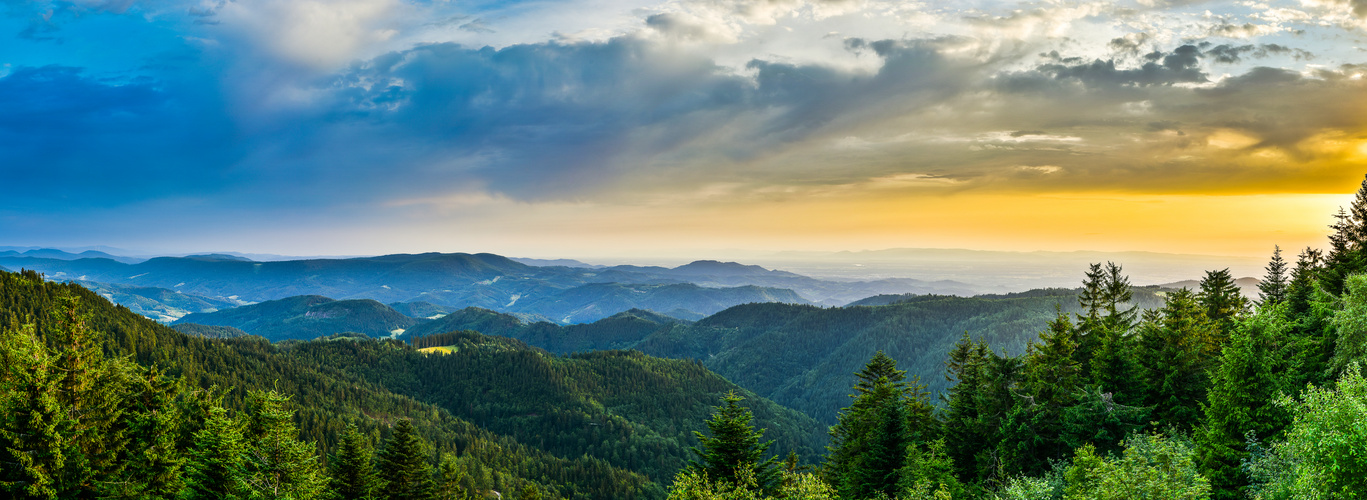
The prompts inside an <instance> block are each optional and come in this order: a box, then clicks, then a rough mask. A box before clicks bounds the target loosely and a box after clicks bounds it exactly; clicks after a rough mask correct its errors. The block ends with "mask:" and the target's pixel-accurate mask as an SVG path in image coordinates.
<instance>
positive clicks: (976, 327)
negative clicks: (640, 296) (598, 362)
mask: <svg viewBox="0 0 1367 500" xmlns="http://www.w3.org/2000/svg"><path fill="white" fill-rule="evenodd" d="M1076 293H1077V292H1076V291H1075V290H1067V289H1045V290H1033V291H1030V292H1025V293H1019V294H1006V295H989V296H980V297H971V298H966V297H953V296H934V295H926V296H897V297H885V298H883V299H881V302H885V304H883V305H869V306H850V307H843V308H822V307H816V306H811V305H793V304H777V303H762V304H746V305H740V306H736V307H732V308H730V309H727V310H725V311H722V312H720V313H717V314H714V315H712V316H708V317H706V318H704V319H702V320H699V321H696V322H689V321H680V320H677V319H674V318H669V317H666V316H662V315H659V314H655V313H650V312H648V311H627V312H623V313H619V314H617V315H614V316H611V317H609V318H605V319H601V320H598V321H596V322H593V323H589V324H581V325H555V324H551V323H547V322H534V323H527V322H523V321H521V320H519V319H518V318H516V317H514V316H510V315H507V314H502V313H497V312H494V311H488V310H481V309H475V308H470V309H465V310H461V311H456V312H454V313H451V314H449V315H447V316H445V317H442V318H440V319H437V320H434V321H432V322H429V323H424V324H422V325H417V326H415V327H414V328H412V329H411V330H409V331H408V333H407V335H411V336H421V335H430V334H435V333H438V332H442V331H457V330H475V331H480V332H482V333H485V334H489V335H500V336H506V337H510V338H515V339H519V340H522V341H524V342H527V343H528V344H531V345H534V346H537V347H541V348H544V349H547V350H550V351H552V352H560V353H570V352H583V351H594V350H604V349H635V350H639V351H641V352H642V353H645V354H648V355H651V356H659V357H666V358H682V359H695V360H699V361H701V362H702V363H703V365H704V366H706V367H708V368H709V369H711V370H712V371H714V372H717V373H718V374H721V375H723V376H725V377H726V378H727V379H728V380H731V381H733V382H735V383H737V384H738V385H740V386H742V387H745V388H747V389H750V390H752V391H754V392H755V393H757V394H760V395H762V396H765V397H767V398H769V399H772V400H774V401H776V402H778V403H780V404H783V405H786V406H789V407H792V408H795V409H798V410H801V411H803V412H805V413H807V414H808V415H811V416H812V417H814V418H816V419H817V420H820V421H822V422H824V423H831V422H834V419H835V415H836V413H837V412H838V411H839V409H840V408H843V407H844V406H845V405H846V404H847V403H848V398H846V397H845V394H847V393H848V390H849V385H850V383H851V380H852V376H851V374H852V373H854V372H856V371H858V369H859V368H860V367H861V366H863V364H864V363H865V362H867V361H868V359H869V358H870V357H871V356H873V354H874V352H876V351H879V350H882V351H884V352H885V353H886V354H887V355H889V356H891V357H892V358H893V359H896V360H897V361H898V366H899V367H902V368H904V369H906V370H907V371H908V375H915V376H919V377H920V379H921V382H922V383H924V384H926V386H927V388H929V389H930V390H931V391H940V390H943V389H945V388H946V381H945V379H944V377H943V370H944V361H945V355H946V353H947V352H949V350H950V348H951V347H952V346H953V345H954V343H955V342H957V341H958V340H959V339H960V338H961V336H963V335H969V336H970V337H972V338H974V339H979V338H981V339H985V340H987V341H988V342H989V343H990V344H991V345H992V346H993V347H994V348H995V349H998V350H1004V351H1007V352H1009V353H1012V354H1019V353H1021V352H1022V351H1024V349H1025V346H1026V344H1027V343H1028V342H1030V341H1032V340H1034V339H1035V338H1037V336H1038V333H1039V332H1040V331H1041V330H1043V329H1044V328H1045V325H1046V323H1047V322H1048V321H1049V320H1051V319H1053V317H1054V316H1055V314H1056V312H1055V311H1056V307H1057V308H1061V309H1062V310H1063V311H1064V312H1077V311H1078V310H1079V308H1078V305H1077V298H1076ZM1160 293H1162V292H1161V291H1160V290H1159V289H1158V288H1156V287H1141V288H1136V289H1135V301H1134V304H1136V305H1138V306H1140V307H1146V308H1147V307H1154V306H1156V305H1158V304H1160V303H1161V300H1162V298H1161V296H1160V295H1159V294H1160Z"/></svg>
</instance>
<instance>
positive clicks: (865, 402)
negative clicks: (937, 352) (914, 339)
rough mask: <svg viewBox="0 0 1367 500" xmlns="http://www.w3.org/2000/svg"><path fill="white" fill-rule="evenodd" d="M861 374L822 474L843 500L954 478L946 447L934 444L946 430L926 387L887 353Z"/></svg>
mask: <svg viewBox="0 0 1367 500" xmlns="http://www.w3.org/2000/svg"><path fill="white" fill-rule="evenodd" d="M856 376H857V378H856V380H855V384H854V390H855V393H854V394H851V395H850V397H852V398H854V401H853V402H851V404H850V406H849V407H848V408H846V409H845V410H844V411H842V412H841V413H840V419H839V422H838V423H836V425H834V426H832V427H831V430H830V433H831V445H830V446H829V447H828V448H827V449H828V450H829V454H828V455H827V457H826V464H825V466H824V469H823V471H822V472H823V475H824V476H825V477H826V478H827V480H828V481H829V482H830V483H831V485H832V486H834V487H835V489H836V491H837V492H838V493H839V494H840V496H841V497H842V498H873V497H875V496H878V495H884V496H887V497H889V498H891V497H894V496H897V495H898V494H899V493H900V492H901V491H902V490H904V489H906V488H916V487H920V486H921V485H923V484H925V482H926V481H929V480H932V479H934V478H940V479H943V478H944V476H945V475H947V474H949V473H950V471H952V468H953V466H952V464H951V463H950V461H949V458H948V457H947V456H945V455H944V450H943V446H942V444H943V443H942V442H938V441H937V443H940V445H936V446H930V445H929V443H930V442H931V440H933V439H936V438H937V437H938V436H939V434H940V429H939V425H938V424H939V423H938V422H937V421H935V419H934V418H933V417H932V412H931V407H930V401H929V398H930V395H929V394H928V393H926V392H925V387H924V386H922V385H921V384H920V383H919V381H918V380H916V379H914V378H913V379H912V380H910V381H908V380H907V378H906V372H905V371H903V370H899V369H897V362H896V361H894V360H893V359H892V358H890V357H888V356H887V355H885V354H883V353H882V352H881V351H880V352H878V353H876V354H874V356H873V358H872V359H870V360H869V362H868V364H866V365H865V366H864V369H862V370H860V371H859V372H858V373H856ZM956 484H957V482H956ZM932 486H933V485H932Z"/></svg>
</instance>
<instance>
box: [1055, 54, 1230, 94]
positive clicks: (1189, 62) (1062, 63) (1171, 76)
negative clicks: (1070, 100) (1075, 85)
mask: <svg viewBox="0 0 1367 500" xmlns="http://www.w3.org/2000/svg"><path fill="white" fill-rule="evenodd" d="M1154 59H1155V61H1154V62H1148V63H1145V64H1143V65H1141V66H1139V67H1137V68H1120V67H1117V65H1116V62H1115V60H1113V59H1112V60H1105V61H1103V60H1100V59H1096V60H1093V61H1091V62H1086V63H1081V62H1076V61H1075V60H1071V59H1060V60H1059V62H1057V63H1053V64H1043V65H1040V66H1039V67H1038V68H1036V71H1037V72H1038V73H1040V74H1044V75H1048V76H1052V77H1053V78H1056V79H1060V80H1066V79H1073V80H1079V81H1081V82H1083V83H1085V84H1088V85H1092V86H1108V85H1115V84H1120V85H1137V86H1148V85H1172V84H1176V83H1201V82H1205V81H1207V80H1208V79H1207V76H1206V73H1205V72H1204V71H1202V70H1201V68H1200V62H1201V51H1200V49H1197V48H1196V47H1195V46H1193V45H1183V46H1181V47H1178V48H1177V49H1176V50H1174V51H1173V52H1172V53H1169V54H1156V56H1155V57H1154ZM1158 59H1161V62H1160V61H1158Z"/></svg>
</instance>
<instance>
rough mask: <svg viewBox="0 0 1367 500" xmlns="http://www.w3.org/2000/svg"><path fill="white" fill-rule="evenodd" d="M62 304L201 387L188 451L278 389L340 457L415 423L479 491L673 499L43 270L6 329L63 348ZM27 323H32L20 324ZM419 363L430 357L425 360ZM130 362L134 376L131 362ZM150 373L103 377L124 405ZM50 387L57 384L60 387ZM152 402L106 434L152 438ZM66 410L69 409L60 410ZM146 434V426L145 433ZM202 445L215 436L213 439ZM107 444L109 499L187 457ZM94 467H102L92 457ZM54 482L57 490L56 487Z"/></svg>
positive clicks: (117, 347) (4, 280) (5, 316)
mask: <svg viewBox="0 0 1367 500" xmlns="http://www.w3.org/2000/svg"><path fill="white" fill-rule="evenodd" d="M61 297H79V301H78V302H77V307H78V308H79V310H80V316H81V317H83V318H85V319H86V325H87V327H88V329H89V330H90V331H91V332H97V333H98V339H99V342H98V344H99V345H100V346H102V350H103V351H105V352H108V353H115V354H119V355H120V356H128V357H129V358H128V359H130V360H131V361H135V362H137V363H139V364H141V365H143V366H151V367H157V369H158V370H162V371H164V372H165V376H167V377H170V378H171V380H175V379H178V380H180V381H182V383H184V384H185V386H186V388H187V389H189V390H190V392H188V393H185V394H184V395H183V396H181V397H180V398H179V399H178V400H177V403H176V405H175V408H177V409H179V410H176V411H183V412H185V417H184V420H182V422H181V423H180V424H178V425H179V428H180V431H179V436H174V435H172V436H171V438H172V440H173V441H174V442H175V443H176V447H177V448H178V449H179V450H190V449H192V448H194V446H195V443H196V440H195V435H196V433H198V432H200V431H202V430H204V429H205V428H206V425H207V420H208V419H209V417H210V410H211V409H212V408H214V407H216V406H222V407H223V408H224V417H223V418H225V419H228V420H225V421H222V422H219V423H218V425H220V426H221V427H223V428H224V429H225V430H224V432H219V433H217V434H214V436H215V438H218V437H222V436H223V435H225V433H226V435H228V436H231V432H229V431H227V429H228V427H231V426H229V425H228V424H229V422H236V419H233V418H231V417H229V415H232V414H233V412H234V411H236V412H239V413H241V412H244V411H247V410H248V407H247V404H246V399H247V398H246V394H247V393H249V392H251V391H252V390H257V389H259V390H267V389H273V390H276V391H278V392H279V393H280V394H281V395H284V396H287V397H289V398H290V399H291V402H292V406H293V407H294V409H295V410H297V411H296V413H295V415H294V417H293V419H292V420H293V422H295V423H296V424H297V425H298V428H299V438H300V439H301V440H302V441H304V442H314V443H317V444H318V447H319V448H321V450H318V451H322V452H326V451H329V450H330V449H332V447H333V446H335V443H336V442H337V440H338V439H339V438H340V436H341V435H342V434H343V431H344V430H345V429H346V427H347V425H349V424H353V423H354V424H355V425H357V426H358V428H359V429H360V430H361V431H362V432H363V433H367V434H373V433H376V432H379V430H380V429H381V428H382V424H383V420H381V419H397V418H411V419H412V420H413V422H414V427H415V429H416V430H417V432H418V433H419V434H421V435H422V436H423V437H424V439H427V440H429V441H430V442H432V443H434V447H436V448H438V450H439V451H440V452H441V453H443V454H451V455H456V456H459V457H460V458H461V459H462V460H463V461H464V463H466V464H467V465H468V466H467V470H470V471H472V472H471V473H470V474H469V475H468V476H467V477H468V478H469V481H468V486H469V487H468V488H467V490H466V491H484V490H491V489H496V488H502V489H504V491H517V489H518V488H520V487H521V486H522V485H525V484H529V483H532V482H535V483H537V484H539V486H540V487H541V488H542V489H541V491H542V492H543V494H545V495H546V496H547V497H548V498H561V497H582V498H629V497H635V498H655V497H662V496H663V488H660V487H658V486H656V485H654V484H653V483H650V482H649V480H648V478H646V477H645V476H643V475H641V474H637V473H634V472H630V471H626V470H623V469H620V468H616V467H613V466H611V465H609V464H608V463H606V462H605V461H603V460H601V459H597V458H592V457H591V456H584V455H583V454H582V453H576V454H574V455H569V456H568V457H566V456H557V455H553V454H550V453H547V452H545V451H543V450H540V449H536V448H532V447H530V446H527V445H526V444H523V443H519V442H518V441H516V440H514V439H511V438H508V437H505V436H500V435H497V434H494V433H492V432H489V431H488V430H485V429H483V428H480V427H477V426H476V425H474V424H472V423H470V422H468V421H464V420H460V419H457V418H455V417H453V416H451V414H450V413H449V412H447V411H445V410H442V409H440V408H438V407H435V406H432V405H430V404H426V403H423V402H419V401H417V400H414V399H412V398H410V397H405V396H400V395H396V394H394V393H392V392H390V391H389V390H387V389H385V388H382V387H380V386H379V385H377V384H375V383H371V382H367V381H365V380H364V379H363V378H361V377H360V376H357V375H353V374H350V373H348V372H346V371H343V370H340V369H338V368H336V367H332V366H330V365H326V364H318V363H312V362H309V361H307V358H299V357H293V356H291V353H293V352H294V351H295V350H296V349H297V347H295V348H294V349H282V348H277V347H274V346H271V345H270V344H267V343H265V342H263V341H261V340H259V339H255V340H254V339H253V338H251V337H249V338H245V339H204V338H196V337H188V336H186V335H184V334H181V333H179V332H176V331H174V330H171V329H169V328H166V327H164V326H162V325H158V324H156V323H154V322H152V321H150V320H147V319H146V318H142V317H139V316H137V315H134V314H132V313H130V312H129V311H128V310H127V309H124V308H121V307H116V306H113V305H111V304H109V303H108V302H107V301H105V300H104V299H103V298H100V297H98V296H95V295H94V294H92V293H91V292H89V291H88V290H85V289H83V288H80V287H78V286H75V285H70V284H57V283H44V282H43V280H42V278H41V277H40V276H39V275H37V274H36V273H26V274H15V273H0V331H5V330H12V329H20V328H22V326H23V324H24V323H32V324H33V327H32V331H33V332H34V334H35V337H36V338H39V339H50V340H51V341H52V342H53V343H54V344H56V343H59V342H57V339H59V338H61V336H60V332H54V329H55V328H56V327H57V323H56V322H55V321H54V320H53V319H52V318H50V317H49V312H50V311H56V310H60V309H61V302H62V299H60V298H61ZM21 318H28V320H26V321H20V319H21ZM320 343H326V344H331V345H338V344H354V343H355V342H354V341H346V340H333V341H327V342H322V341H320ZM377 344H378V343H377ZM414 355H415V356H417V357H418V358H421V355H420V354H416V353H415V354H414ZM120 363H122V362H120ZM6 366H14V365H10V364H6ZM125 366H128V367H129V368H134V367H132V366H131V365H128V364H126V363H125ZM27 373H36V372H33V371H28V372H27ZM47 373H54V372H52V371H49V372H47ZM140 373H141V374H140ZM147 373H148V372H138V371H137V370H134V371H132V372H129V374H127V375H125V376H121V377H120V378H114V379H99V380H122V381H123V382H121V383H123V384H126V385H127V386H129V387H131V388H132V389H130V390H129V391H122V392H121V391H112V392H111V393H110V394H121V393H122V394H129V393H130V392H131V394H132V395H129V396H127V397H124V399H123V401H125V402H127V401H130V400H134V401H138V400H141V399H140V398H143V397H144V396H139V395H138V394H147V393H146V389H145V387H146V384H144V383H143V382H139V380H144V379H150V378H153V377H152V376H151V375H147ZM157 377H161V376H157ZM45 380H48V379H45ZM48 382H49V383H51V380H48ZM162 383H163V382H157V384H162ZM213 386H218V387H231V388H233V389H232V390H230V391H228V392H227V393H225V394H222V395H221V403H215V402H214V399H215V398H214V397H211V396H206V394H207V393H205V392H203V391H200V390H198V389H200V388H209V387H213ZM9 387H12V386H11V385H9V383H8V382H6V383H4V384H0V400H3V401H14V399H13V394H14V393H12V392H7V391H5V390H3V389H6V388H9ZM154 392H155V391H154ZM35 394H49V395H59V394H60V391H40V392H36V393H35ZM146 399H147V401H148V403H138V404H123V405H121V407H122V408H123V411H122V416H121V417H120V418H121V419H122V420H115V425H116V427H117V428H115V429H114V430H113V431H111V432H101V433H98V434H99V435H101V436H104V435H108V436H113V437H116V438H118V437H119V436H120V435H122V437H121V438H119V439H117V440H110V441H109V442H111V443H113V442H116V441H118V442H128V441H129V440H136V437H137V436H138V435H140V434H139V433H145V432H151V431H150V430H147V428H148V427H147V426H149V425H151V426H155V425H162V424H166V422H162V424H156V423H153V422H149V421H148V419H147V418H146V417H147V416H148V415H150V414H153V413H160V412H161V411H162V410H157V411H156V412H153V411H152V410H148V409H147V407H146V406H145V404H152V402H154V401H155V400H156V397H153V396H150V395H149V396H147V398H146ZM39 402H41V401H39ZM57 413H61V412H60V410H58V411H57ZM7 415H10V414H9V413H2V414H0V418H4V417H5V416H7ZM139 419H141V420H139ZM119 422H124V423H119ZM139 422H141V423H139ZM64 425H65V424H64ZM234 425H235V424H234ZM139 426H141V428H142V429H143V430H141V431H139V430H137V429H138V428H139ZM118 429H124V430H122V431H119V430H118ZM26 434H27V435H30V436H31V435H33V434H32V433H26ZM203 437H205V438H208V437H209V435H207V434H206V435H204V436H203ZM243 439H246V438H245V437H244V438H243ZM148 446H149V448H148V449H155V448H156V446H157V445H152V444H149V445H148ZM106 448H107V449H106V450H105V451H100V450H94V452H93V453H88V454H87V456H90V457H97V456H104V455H107V454H110V453H113V455H114V456H116V457H117V456H125V457H130V458H129V460H127V461H123V460H119V459H116V460H115V464H116V465H122V466H123V468H122V469H121V470H123V473H122V474H119V473H101V474H97V475H94V477H98V478H102V479H106V478H108V479H110V480H112V481H113V482H114V483H116V484H99V483H96V484H94V486H92V487H93V488H97V489H98V490H99V491H108V492H109V493H108V494H110V495H126V496H137V493H135V492H136V491H138V488H141V486H139V485H136V484H131V483H132V482H135V481H146V482H148V483H149V484H151V483H153V482H155V481H154V480H153V479H152V478H151V476H153V475H160V476H162V477H163V478H166V477H167V475H168V474H170V475H173V474H171V472H170V470H171V469H174V467H175V461H176V460H177V457H176V456H174V455H173V454H162V455H161V457H162V458H156V457H149V458H148V459H147V460H144V461H143V462H138V461H137V460H134V459H133V458H131V457H132V454H134V453H137V452H138V451H137V450H136V449H133V448H131V447H127V446H126V447H124V448H123V452H122V454H120V453H118V452H117V449H116V448H110V447H106ZM220 448H222V447H220ZM163 449H164V448H163ZM315 453H317V451H315ZM154 454H155V453H154ZM227 455H231V454H227ZM227 455H225V456H227ZM224 460H227V459H226V458H225V459H224ZM91 461H92V462H93V459H92V460H91ZM154 462H155V463H161V465H160V466H158V467H148V468H137V469H135V468H134V467H135V464H140V463H141V464H147V463H154ZM95 463H98V462H95ZM189 465H190V464H188V463H187V464H186V466H185V467H182V469H181V471H182V474H181V477H182V478H186V479H187V480H188V479H189V478H190V477H191V476H192V475H191V474H190V472H191V471H190V467H189ZM139 467H141V466H139ZM142 470H146V471H148V472H147V474H146V475H145V476H144V477H142V478H141V479H135V477H136V474H140V473H142V472H141V471H142ZM153 471H160V472H155V473H154V472H153ZM8 473H9V470H8V469H6V470H5V471H0V474H8ZM0 481H3V479H0ZM55 481H56V480H54V482H53V483H50V484H57V482H55ZM30 484H32V483H30ZM62 484H67V483H62ZM163 484H166V483H165V482H163ZM167 487H168V488H173V486H167ZM509 488H512V489H511V490H509ZM53 491H56V490H53ZM148 491H150V490H148ZM120 492H122V493H120ZM54 494H55V493H54Z"/></svg>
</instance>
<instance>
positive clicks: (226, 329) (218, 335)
mask: <svg viewBox="0 0 1367 500" xmlns="http://www.w3.org/2000/svg"><path fill="white" fill-rule="evenodd" d="M171 329H173V330H175V331H178V332H180V333H184V334H186V335H194V336H196V337H204V338H210V339H231V338H237V337H246V336H247V335H249V334H248V333H247V332H244V331H242V330H239V329H237V328H233V327H231V326H212V325H201V324H198V323H180V324H175V325H171Z"/></svg>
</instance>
